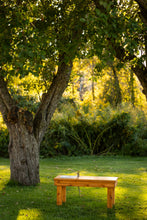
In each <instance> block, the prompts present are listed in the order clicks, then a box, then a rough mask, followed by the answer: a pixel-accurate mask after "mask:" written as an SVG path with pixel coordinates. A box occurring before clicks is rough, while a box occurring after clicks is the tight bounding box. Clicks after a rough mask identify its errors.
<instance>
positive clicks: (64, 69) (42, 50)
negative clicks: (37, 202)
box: [0, 0, 146, 185]
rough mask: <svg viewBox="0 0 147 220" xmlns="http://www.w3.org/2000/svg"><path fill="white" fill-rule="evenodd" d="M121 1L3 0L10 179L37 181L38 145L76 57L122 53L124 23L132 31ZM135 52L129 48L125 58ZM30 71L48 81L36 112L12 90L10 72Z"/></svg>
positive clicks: (1, 71) (1, 58)
mask: <svg viewBox="0 0 147 220" xmlns="http://www.w3.org/2000/svg"><path fill="white" fill-rule="evenodd" d="M118 2H119V1H112V2H111V1H108V0H104V1H101V0H94V1H91V0H80V1H79V0H72V1H71V0H64V1H63V0H38V1H36V0H32V1H29V0H26V1H20V0H2V1H0V29H1V32H0V33H1V34H0V44H1V45H0V111H1V113H2V116H3V119H4V122H5V123H6V125H7V127H8V130H9V147H8V148H9V156H10V169H11V180H13V181H17V182H19V183H21V184H23V185H33V184H37V183H39V181H40V180H39V148H40V143H41V141H42V138H43V136H44V134H45V132H46V129H47V127H48V125H49V123H50V120H51V118H52V115H53V113H54V111H55V109H56V106H57V103H58V101H59V100H60V98H61V96H62V94H63V92H64V90H65V88H66V87H67V85H68V81H69V78H70V73H71V69H72V63H73V60H74V58H75V57H76V56H80V57H82V56H84V55H90V56H92V55H93V54H95V53H96V54H97V55H99V56H100V57H101V58H102V59H103V58H105V57H108V56H106V55H109V57H110V51H111V49H112V48H113V49H114V50H113V56H114V55H115V56H116V57H119V56H120V54H123V53H120V49H122V51H124V47H123V46H124V45H125V43H124V42H123V43H122V42H121V41H119V39H120V36H121V34H122V36H125V37H124V38H123V40H124V41H125V42H126V41H127V39H129V38H127V34H125V35H124V33H125V26H126V28H127V29H126V30H129V33H130V34H129V35H130V36H132V35H131V34H133V32H132V33H131V31H130V30H131V29H129V28H130V27H129V25H128V23H127V22H126V20H125V13H124V14H123V13H122V14H121V10H120V8H121V5H118ZM120 2H121V1H120ZM141 2H143V1H138V4H139V3H140V4H141ZM140 4H139V6H140ZM140 7H141V6H140ZM134 10H135V9H133V12H134ZM120 14H121V16H120ZM119 21H120V22H119ZM135 22H136V21H135ZM121 23H123V24H125V25H124V26H123V28H124V29H123V30H122V29H120V30H119V31H118V34H115V35H113V34H112V32H113V31H115V32H117V31H116V30H117V29H118V28H120V25H121ZM134 24H136V23H134ZM135 30H136V26H135ZM139 31H141V29H139ZM138 33H139V34H140V32H138ZM128 42H130V41H128ZM139 42H142V38H140V39H139ZM129 45H130V44H128V47H127V48H128V51H131V47H130V48H129ZM134 47H135V46H134ZM118 48H119V50H118ZM135 50H136V47H135ZM91 51H93V52H91ZM114 51H115V54H114ZM131 56H132V53H129V55H128V54H127V52H126V51H125V55H123V59H126V57H127V59H130V58H129V57H131ZM133 56H134V54H133ZM119 58H120V59H121V58H122V57H119ZM137 65H138V64H137ZM141 65H143V64H142V63H141ZM56 67H58V68H56ZM134 68H136V66H134ZM134 71H135V70H134ZM143 71H144V70H143ZM29 72H31V73H32V74H35V75H37V76H38V75H40V76H41V77H42V78H43V79H44V81H45V82H46V92H45V93H44V94H43V95H42V99H41V102H40V106H39V108H38V110H37V112H36V114H35V116H33V115H32V113H31V112H29V111H28V110H26V108H24V109H23V108H20V107H19V103H17V102H16V101H15V99H14V97H13V95H12V94H13V93H11V91H10V89H9V80H10V79H11V76H15V75H18V74H19V75H20V77H24V76H25V75H26V74H28V73H29ZM138 73H139V70H138ZM141 74H142V72H141ZM143 76H144V78H143V79H142V77H140V78H139V79H140V81H141V83H142V85H143V87H144V91H145V92H146V78H145V77H146V73H144V74H143Z"/></svg>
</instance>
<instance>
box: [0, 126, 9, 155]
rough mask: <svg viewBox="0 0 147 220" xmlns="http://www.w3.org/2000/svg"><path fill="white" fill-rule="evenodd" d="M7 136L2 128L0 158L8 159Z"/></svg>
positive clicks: (6, 131) (5, 130) (6, 132)
mask: <svg viewBox="0 0 147 220" xmlns="http://www.w3.org/2000/svg"><path fill="white" fill-rule="evenodd" d="M8 144H9V134H8V130H7V129H5V128H2V129H1V130H0V157H8V156H9V155H8Z"/></svg>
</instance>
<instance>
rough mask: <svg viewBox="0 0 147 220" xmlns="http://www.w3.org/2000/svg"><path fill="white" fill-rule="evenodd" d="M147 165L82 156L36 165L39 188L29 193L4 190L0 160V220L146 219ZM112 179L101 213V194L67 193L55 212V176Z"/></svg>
mask: <svg viewBox="0 0 147 220" xmlns="http://www.w3.org/2000/svg"><path fill="white" fill-rule="evenodd" d="M146 167H147V162H146V158H145V157H144V158H143V157H141V158H140V157H137V158H132V157H120V156H109V157H108V156H107V157H102V156H101V157H97V156H83V157H60V158H51V159H42V160H41V161H40V179H41V183H40V184H39V185H37V186H35V187H33V186H30V187H22V186H16V185H15V186H14V185H10V184H8V182H9V176H10V170H9V160H8V159H2V158H1V159H0V219H2V220H9V219H10V220H22V219H23V220H25V219H29V220H48V219H50V220H56V219H68V220H70V219H73V220H76V219H77V220H86V219H89V220H96V219H125V220H128V219H129V220H132V219H140V220H142V219H147V210H146V208H147V200H146V198H147V185H146V183H147V168H146ZM78 170H79V171H80V175H91V176H117V177H118V185H117V187H116V190H115V192H116V195H115V207H114V208H113V209H112V210H107V190H106V189H105V188H85V187H81V188H80V190H81V196H79V191H78V188H77V187H67V202H66V203H65V204H63V205H62V206H56V186H54V181H53V178H54V177H55V176H57V175H59V174H66V175H67V174H68V175H75V174H76V172H77V171H78Z"/></svg>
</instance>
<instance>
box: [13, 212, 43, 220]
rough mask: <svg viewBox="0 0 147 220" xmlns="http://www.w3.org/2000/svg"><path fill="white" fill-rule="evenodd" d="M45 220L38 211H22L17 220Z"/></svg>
mask: <svg viewBox="0 0 147 220" xmlns="http://www.w3.org/2000/svg"><path fill="white" fill-rule="evenodd" d="M22 219H23V220H24V219H29V220H43V216H42V213H41V211H40V210H38V209H21V210H20V211H19V213H18V216H17V218H16V220H22Z"/></svg>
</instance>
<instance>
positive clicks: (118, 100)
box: [112, 65, 122, 106]
mask: <svg viewBox="0 0 147 220" xmlns="http://www.w3.org/2000/svg"><path fill="white" fill-rule="evenodd" d="M112 71H113V75H114V90H115V105H116V106H117V105H118V104H121V103H122V95H121V88H120V85H119V79H118V76H117V73H116V70H115V67H114V66H113V65H112Z"/></svg>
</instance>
